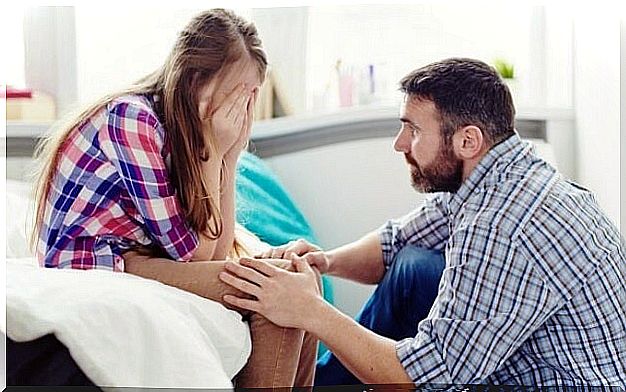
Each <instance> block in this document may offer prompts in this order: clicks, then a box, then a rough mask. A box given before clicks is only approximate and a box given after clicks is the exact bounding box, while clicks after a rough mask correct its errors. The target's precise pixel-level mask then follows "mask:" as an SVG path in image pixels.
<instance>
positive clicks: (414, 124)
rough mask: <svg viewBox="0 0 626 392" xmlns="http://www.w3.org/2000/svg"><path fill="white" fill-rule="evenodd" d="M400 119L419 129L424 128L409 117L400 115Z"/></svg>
mask: <svg viewBox="0 0 626 392" xmlns="http://www.w3.org/2000/svg"><path fill="white" fill-rule="evenodd" d="M400 121H401V122H403V123H407V124H409V125H410V126H412V127H414V128H417V129H422V128H421V127H420V126H419V125H417V124H416V123H414V122H413V121H411V120H409V119H408V118H407V117H400Z"/></svg>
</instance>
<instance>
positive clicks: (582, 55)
mask: <svg viewBox="0 0 626 392" xmlns="http://www.w3.org/2000/svg"><path fill="white" fill-rule="evenodd" d="M619 40H620V24H619V14H618V13H615V10H614V9H611V8H610V7H609V8H607V7H604V8H601V7H591V6H587V7H582V6H580V7H578V8H577V9H576V13H575V21H574V79H575V81H576V82H575V85H574V105H575V111H576V130H577V133H576V137H577V166H578V167H577V172H578V180H579V181H580V183H581V184H582V185H584V186H586V187H588V188H590V189H591V190H592V191H594V192H595V194H596V195H597V198H598V201H599V203H600V205H601V206H602V208H603V209H604V211H605V212H606V213H607V214H608V215H609V217H610V218H611V219H612V220H613V222H614V223H615V224H616V225H617V226H618V227H619V226H620V204H621V200H620V180H621V176H620V41H619Z"/></svg>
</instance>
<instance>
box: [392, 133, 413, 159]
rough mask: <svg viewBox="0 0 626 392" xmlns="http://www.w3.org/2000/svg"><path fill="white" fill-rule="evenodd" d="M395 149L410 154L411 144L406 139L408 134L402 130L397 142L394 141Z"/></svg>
mask: <svg viewBox="0 0 626 392" xmlns="http://www.w3.org/2000/svg"><path fill="white" fill-rule="evenodd" d="M393 149H394V150H396V151H397V152H402V153H408V152H409V151H410V150H411V143H410V141H409V139H408V138H407V137H406V132H404V131H403V130H402V129H401V130H400V131H398V134H397V135H396V138H395V140H394V141H393Z"/></svg>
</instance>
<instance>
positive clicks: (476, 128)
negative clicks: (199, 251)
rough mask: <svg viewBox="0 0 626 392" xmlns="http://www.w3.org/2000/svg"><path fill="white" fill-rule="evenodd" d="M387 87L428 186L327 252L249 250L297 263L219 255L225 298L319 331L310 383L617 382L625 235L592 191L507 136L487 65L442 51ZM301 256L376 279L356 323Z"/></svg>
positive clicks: (506, 118)
mask: <svg viewBox="0 0 626 392" xmlns="http://www.w3.org/2000/svg"><path fill="white" fill-rule="evenodd" d="M400 84H401V90H402V91H403V92H404V93H405V99H404V102H403V104H402V108H401V117H400V121H401V124H402V125H401V128H400V130H399V132H398V135H397V137H396V139H395V142H394V148H395V149H396V150H397V151H398V152H401V153H403V154H404V156H405V158H406V161H407V164H408V167H409V170H410V175H411V181H412V184H413V186H414V187H415V189H417V190H418V191H420V192H428V193H435V192H436V193H435V194H434V195H433V196H432V197H431V198H429V199H428V200H427V201H426V202H425V203H424V205H423V206H422V207H420V208H418V209H417V210H415V211H413V212H411V213H409V214H408V215H406V216H405V217H403V218H400V219H397V220H390V221H389V222H387V223H386V224H385V225H383V226H382V227H381V228H380V229H379V230H377V231H376V232H373V233H370V234H368V235H366V236H365V237H363V238H361V239H360V240H358V241H356V242H354V243H351V244H348V245H345V246H342V247H340V248H337V249H335V250H332V251H330V252H322V251H321V250H319V249H317V248H316V247H314V246H312V245H311V244H308V243H306V242H303V241H299V242H295V243H290V244H287V245H286V246H283V247H280V248H276V249H273V250H272V251H270V252H268V253H266V254H263V255H260V257H263V258H267V257H271V258H290V259H292V261H293V263H294V265H295V267H296V272H288V271H281V270H279V269H277V268H275V267H272V266H271V265H269V264H268V263H266V262H265V261H263V260H260V259H242V260H240V263H239V264H237V263H233V262H231V263H228V264H227V266H226V269H227V270H228V273H222V275H221V276H220V279H222V280H223V281H224V282H226V283H228V284H230V285H232V286H234V287H235V288H238V289H240V290H242V291H244V292H246V293H248V294H251V295H252V296H254V298H253V299H252V300H250V299H242V298H237V297H234V296H226V297H225V298H224V299H225V300H226V301H227V302H229V303H232V304H233V305H236V306H239V307H242V308H246V309H250V310H253V311H256V312H259V313H261V314H262V315H263V316H265V317H267V318H268V319H270V320H272V321H273V322H275V323H277V324H279V325H282V326H288V327H296V328H302V329H305V330H307V331H309V332H311V333H313V334H314V335H315V336H317V337H319V339H321V340H322V341H323V342H324V343H325V344H326V345H327V346H328V347H329V349H330V350H331V351H332V353H333V354H328V355H327V356H326V357H325V358H323V359H322V361H321V363H320V364H319V365H318V376H317V382H318V383H320V384H332V383H335V384H346V383H353V382H359V381H358V380H360V382H363V383H368V384H383V383H409V382H410V383H414V384H416V385H424V384H426V383H437V384H450V383H453V384H476V383H488V384H507V385H512V384H513V385H533V386H537V385H609V386H619V387H621V388H623V387H624V386H625V385H626V370H625V368H626V366H625V364H624V361H625V359H626V349H625V348H624V346H625V339H626V332H625V331H626V316H625V315H624V308H623V305H622V304H623V298H624V295H625V293H626V283H625V282H626V263H625V258H624V254H625V252H624V249H625V246H624V245H625V244H624V239H623V238H621V237H620V234H619V232H618V230H617V229H616V227H615V226H614V225H613V224H612V223H611V222H610V221H609V220H608V219H607V217H606V216H605V214H604V213H603V212H602V211H601V210H600V208H599V207H598V205H597V203H596V201H595V199H594V197H593V195H592V194H591V193H590V192H589V191H587V190H585V189H583V188H581V187H579V186H578V185H576V184H573V183H571V182H569V181H567V180H565V179H564V178H563V177H561V176H560V175H559V174H558V173H557V172H556V170H555V169H554V168H553V167H551V166H550V165H549V164H547V163H546V162H544V161H543V160H541V159H540V158H538V157H537V156H536V155H535V153H534V152H533V149H532V148H531V147H530V145H529V144H527V143H526V142H524V141H522V140H521V139H520V137H519V135H518V134H517V133H516V131H515V130H514V126H513V119H514V115H515V110H514V107H513V102H512V99H511V95H510V92H509V91H508V89H507V87H506V85H505V84H504V83H503V82H502V80H501V79H500V78H499V76H498V75H497V73H496V72H495V71H494V70H493V69H492V68H491V67H489V66H488V65H486V64H484V63H482V62H480V61H476V60H471V59H448V60H444V61H441V62H437V63H434V64H431V65H428V66H426V67H423V68H420V69H418V70H416V71H413V72H411V73H410V74H409V75H407V76H406V77H405V78H404V79H402V81H401V82H400ZM311 266H314V267H316V268H317V269H319V271H320V272H322V273H327V274H330V275H333V276H338V277H342V278H346V279H351V280H354V281H357V282H362V283H378V284H379V285H378V288H377V290H376V291H375V292H374V294H373V296H372V298H370V300H369V302H368V303H367V304H366V306H365V308H364V309H363V311H362V313H361V314H360V316H359V318H358V319H357V320H358V321H360V324H359V323H357V322H355V321H353V320H351V319H350V318H349V317H347V316H345V315H343V314H342V313H340V312H339V311H337V310H336V309H335V308H333V307H332V306H330V305H329V304H327V303H325V302H324V301H323V300H322V299H321V296H320V295H319V293H318V291H317V287H316V284H315V274H314V272H313V269H312V268H311ZM420 320H421V321H420ZM366 327H367V328H366ZM339 362H341V364H343V365H344V366H345V368H347V370H348V371H349V373H348V372H347V371H345V370H344V369H343V366H341V365H340V363H339ZM350 373H351V374H350ZM352 375H354V376H355V377H356V378H351V377H352ZM357 379H358V380H357Z"/></svg>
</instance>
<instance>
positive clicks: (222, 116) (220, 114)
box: [200, 83, 251, 157]
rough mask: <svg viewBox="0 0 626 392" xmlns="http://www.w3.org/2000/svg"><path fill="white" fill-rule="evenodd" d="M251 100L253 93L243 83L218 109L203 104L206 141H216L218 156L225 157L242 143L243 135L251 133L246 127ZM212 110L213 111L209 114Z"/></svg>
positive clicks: (205, 103) (201, 106)
mask: <svg viewBox="0 0 626 392" xmlns="http://www.w3.org/2000/svg"><path fill="white" fill-rule="evenodd" d="M250 100H251V93H250V92H249V91H248V90H247V89H246V86H245V85H244V84H243V83H240V84H238V85H237V86H235V88H234V89H233V90H232V91H231V92H230V93H229V94H228V95H227V96H226V98H225V99H224V101H222V102H221V103H220V104H219V106H217V107H213V108H210V105H209V104H208V103H207V102H201V105H200V111H201V119H202V125H203V131H204V134H205V139H206V140H212V141H214V143H215V145H214V148H215V150H216V152H217V154H218V156H220V157H224V155H225V154H226V153H227V152H229V151H230V150H231V148H232V147H233V146H234V145H235V143H236V142H240V140H241V137H242V134H247V133H249V130H246V128H245V127H246V126H247V117H248V114H247V113H248V109H247V108H248V106H249V104H250ZM211 109H213V111H212V112H211V113H207V111H208V110H211ZM203 113H204V115H202V114H203ZM246 140H247V139H246Z"/></svg>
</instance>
